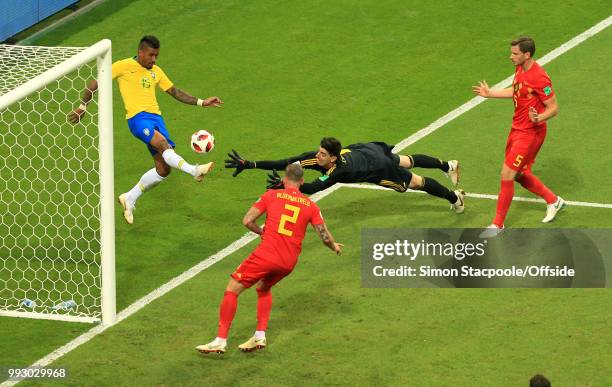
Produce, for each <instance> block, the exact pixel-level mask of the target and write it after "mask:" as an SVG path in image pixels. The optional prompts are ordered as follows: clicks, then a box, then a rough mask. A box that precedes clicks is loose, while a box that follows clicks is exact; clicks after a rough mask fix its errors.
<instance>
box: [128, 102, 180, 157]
mask: <svg viewBox="0 0 612 387" xmlns="http://www.w3.org/2000/svg"><path fill="white" fill-rule="evenodd" d="M128 127H129V128H130V132H132V134H133V135H134V137H136V138H137V139H139V140H140V141H142V142H144V143H145V144H147V148H149V152H151V155H153V156H154V155H155V154H156V153H157V151H156V150H155V148H153V147H152V146H151V145H150V143H151V139H152V138H153V135H154V134H155V131H156V130H157V131H158V132H159V134H161V135H162V136H164V138H165V139H166V140H167V141H168V144H170V146H171V147H172V148H174V147H176V145H175V144H174V141H172V140H171V139H170V134H169V133H168V129H166V124H165V123H164V119H163V118H162V116H160V115H159V114H153V113H147V112H140V113H138V114H136V115H135V116H134V117H132V118H130V119H129V120H128Z"/></svg>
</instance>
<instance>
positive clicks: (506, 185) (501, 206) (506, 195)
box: [493, 180, 514, 228]
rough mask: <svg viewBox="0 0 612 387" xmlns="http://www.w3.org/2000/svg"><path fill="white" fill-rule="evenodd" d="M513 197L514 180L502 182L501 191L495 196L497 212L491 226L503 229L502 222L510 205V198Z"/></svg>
mask: <svg viewBox="0 0 612 387" xmlns="http://www.w3.org/2000/svg"><path fill="white" fill-rule="evenodd" d="M513 196H514V180H502V181H501V190H500V191H499V195H498V196H497V212H496V213H495V219H494V220H493V224H494V225H496V226H497V227H499V228H502V227H504V220H505V219H506V214H507V213H508V209H509V208H510V204H511V203H512V197H513Z"/></svg>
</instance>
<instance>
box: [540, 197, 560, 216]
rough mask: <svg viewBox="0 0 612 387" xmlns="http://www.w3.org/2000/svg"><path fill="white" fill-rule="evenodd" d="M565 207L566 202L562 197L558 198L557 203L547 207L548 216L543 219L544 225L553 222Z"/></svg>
mask: <svg viewBox="0 0 612 387" xmlns="http://www.w3.org/2000/svg"><path fill="white" fill-rule="evenodd" d="M564 205H565V200H563V198H562V197H561V196H557V201H556V202H554V203H552V204H547V205H546V216H545V217H544V219H542V223H549V222H552V221H553V219H555V217H556V216H557V213H558V212H559V211H561V209H562V208H563V206H564Z"/></svg>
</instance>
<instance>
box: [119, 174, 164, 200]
mask: <svg viewBox="0 0 612 387" xmlns="http://www.w3.org/2000/svg"><path fill="white" fill-rule="evenodd" d="M164 179H165V177H162V176H160V175H158V174H157V171H156V170H155V168H151V169H149V170H148V171H147V172H145V174H144V175H142V177H141V178H140V181H139V182H138V184H136V185H135V186H134V188H132V189H131V190H130V191H129V192H128V194H127V201H128V203H129V204H130V205H131V206H132V207H134V206H136V200H138V198H139V197H140V195H142V194H143V192H145V191H147V190H149V189H151V188H153V187H155V186H156V185H158V184H159V183H161V182H162V181H163V180H164Z"/></svg>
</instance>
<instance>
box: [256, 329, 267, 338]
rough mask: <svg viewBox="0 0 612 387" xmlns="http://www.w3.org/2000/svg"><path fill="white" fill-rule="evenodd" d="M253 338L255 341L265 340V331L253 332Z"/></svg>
mask: <svg viewBox="0 0 612 387" xmlns="http://www.w3.org/2000/svg"><path fill="white" fill-rule="evenodd" d="M255 338H256V339H257V340H261V339H265V338H266V331H255Z"/></svg>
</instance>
